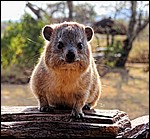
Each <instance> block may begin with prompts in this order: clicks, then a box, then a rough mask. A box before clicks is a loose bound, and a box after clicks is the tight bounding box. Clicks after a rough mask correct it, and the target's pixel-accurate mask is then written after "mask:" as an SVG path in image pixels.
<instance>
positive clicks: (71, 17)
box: [67, 1, 73, 21]
mask: <svg viewBox="0 0 150 139" xmlns="http://www.w3.org/2000/svg"><path fill="white" fill-rule="evenodd" d="M67 5H68V9H69V17H68V20H69V21H71V20H73V16H72V13H73V1H67Z"/></svg>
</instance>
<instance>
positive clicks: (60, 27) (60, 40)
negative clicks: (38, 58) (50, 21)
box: [42, 22, 94, 71]
mask: <svg viewBox="0 0 150 139" xmlns="http://www.w3.org/2000/svg"><path fill="white" fill-rule="evenodd" d="M42 35H43V37H44V39H45V40H47V41H48V45H46V47H45V63H46V65H47V67H48V68H51V69H54V70H57V69H59V70H60V69H62V70H63V69H65V70H67V69H68V70H78V71H84V70H86V69H87V68H88V66H89V65H90V57H91V48H90V45H89V42H90V41H91V40H92V37H93V35H94V32H93V29H92V28H91V27H89V26H84V25H82V24H79V23H76V22H64V23H61V24H54V25H46V26H45V27H44V28H43V30H42Z"/></svg>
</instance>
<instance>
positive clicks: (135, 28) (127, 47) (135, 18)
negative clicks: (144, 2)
mask: <svg viewBox="0 0 150 139" xmlns="http://www.w3.org/2000/svg"><path fill="white" fill-rule="evenodd" d="M130 9H131V17H130V20H129V25H128V30H127V37H126V39H125V40H124V41H123V48H122V49H123V53H122V55H121V57H120V58H119V59H117V61H116V64H115V66H117V67H124V66H125V63H126V61H127V58H128V55H129V53H130V51H131V49H132V46H133V45H132V44H133V41H134V40H135V39H136V37H137V36H138V35H139V33H140V32H141V31H142V30H143V29H144V28H145V27H146V26H147V25H148V23H149V16H148V17H145V18H144V19H143V20H142V18H143V14H142V10H140V11H139V13H138V11H137V1H131V7H130Z"/></svg>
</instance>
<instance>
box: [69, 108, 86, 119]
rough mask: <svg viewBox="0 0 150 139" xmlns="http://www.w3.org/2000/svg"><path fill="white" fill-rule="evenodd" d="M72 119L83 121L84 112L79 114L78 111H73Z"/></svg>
mask: <svg viewBox="0 0 150 139" xmlns="http://www.w3.org/2000/svg"><path fill="white" fill-rule="evenodd" d="M71 117H73V118H75V119H81V118H83V117H84V113H83V112H77V111H76V110H72V113H71Z"/></svg>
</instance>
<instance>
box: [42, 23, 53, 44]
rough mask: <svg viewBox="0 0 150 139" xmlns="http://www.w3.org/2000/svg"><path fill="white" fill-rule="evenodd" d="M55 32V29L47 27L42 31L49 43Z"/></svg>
mask: <svg viewBox="0 0 150 139" xmlns="http://www.w3.org/2000/svg"><path fill="white" fill-rule="evenodd" d="M52 32H53V28H52V27H50V26H48V25H46V26H45V27H43V29H42V35H43V37H44V39H46V40H47V41H50V37H51V35H52Z"/></svg>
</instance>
